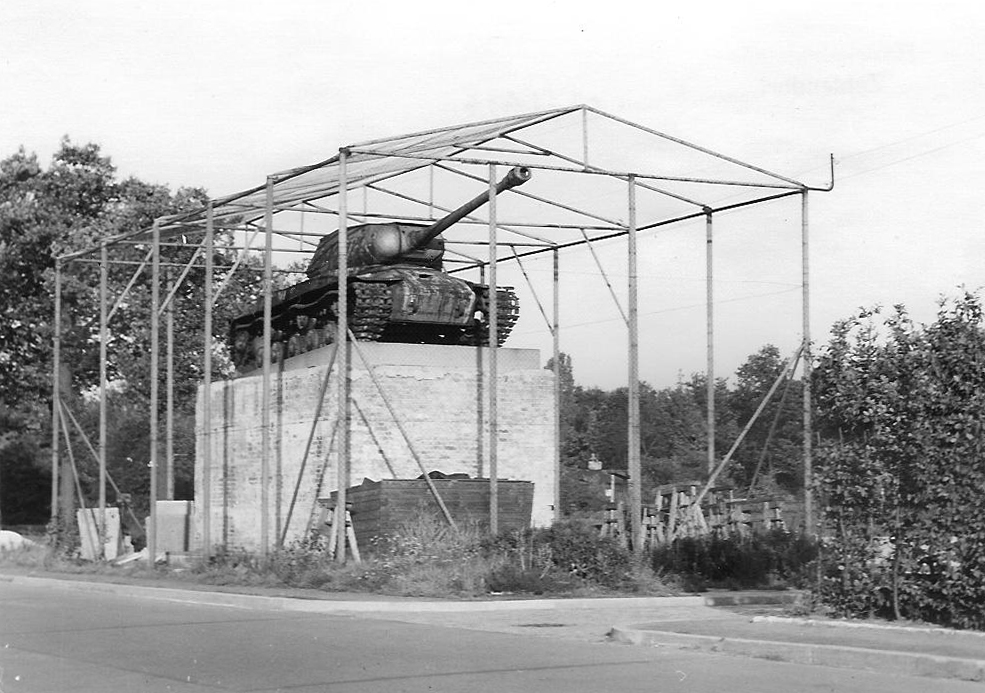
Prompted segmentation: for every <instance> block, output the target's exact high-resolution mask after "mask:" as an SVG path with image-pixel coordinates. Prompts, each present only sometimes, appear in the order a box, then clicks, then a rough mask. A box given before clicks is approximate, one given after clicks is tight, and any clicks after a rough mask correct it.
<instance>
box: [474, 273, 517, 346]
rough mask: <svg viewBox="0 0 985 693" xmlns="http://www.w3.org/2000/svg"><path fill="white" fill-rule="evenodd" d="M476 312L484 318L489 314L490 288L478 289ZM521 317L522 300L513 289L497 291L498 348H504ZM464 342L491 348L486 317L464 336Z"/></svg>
mask: <svg viewBox="0 0 985 693" xmlns="http://www.w3.org/2000/svg"><path fill="white" fill-rule="evenodd" d="M475 293H476V302H475V310H476V312H481V313H482V315H483V316H487V315H488V314H489V287H487V286H477V287H476V292H475ZM519 317H520V299H519V297H517V295H516V292H514V291H513V289H512V287H508V286H504V287H500V288H498V289H496V337H497V340H496V342H497V344H496V346H503V343H504V342H506V340H507V338H508V337H509V336H510V332H512V331H513V326H514V325H516V321H517V320H518V319H519ZM463 342H464V343H465V344H467V345H468V346H489V321H488V320H487V319H486V318H485V317H484V318H483V319H482V320H481V321H480V320H476V322H475V325H473V326H472V327H471V328H470V329H469V330H468V331H467V332H466V333H465V335H464V336H463Z"/></svg>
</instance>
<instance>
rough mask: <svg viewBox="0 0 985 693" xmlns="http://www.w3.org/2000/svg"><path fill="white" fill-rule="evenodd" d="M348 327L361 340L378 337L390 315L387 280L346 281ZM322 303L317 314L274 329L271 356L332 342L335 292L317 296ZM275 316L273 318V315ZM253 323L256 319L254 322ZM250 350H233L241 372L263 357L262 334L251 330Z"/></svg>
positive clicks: (276, 357)
mask: <svg viewBox="0 0 985 693" xmlns="http://www.w3.org/2000/svg"><path fill="white" fill-rule="evenodd" d="M349 289H350V291H349V310H348V313H349V329H350V330H351V331H352V334H353V335H355V337H356V339H357V340H359V341H361V342H375V341H378V340H379V338H380V336H381V335H382V334H383V330H384V328H385V327H386V325H387V321H388V320H389V318H390V310H391V298H390V290H389V288H388V287H387V285H386V284H379V283H363V282H351V283H350V284H349ZM319 302H320V303H322V304H323V305H324V306H325V307H324V308H322V310H321V311H320V313H321V314H320V315H319V316H317V317H308V318H307V319H306V320H304V321H303V322H305V323H306V324H305V325H304V326H303V327H301V326H299V325H298V326H296V327H295V328H294V329H293V330H291V331H290V332H287V331H286V330H283V329H274V332H273V343H272V344H271V349H270V360H271V362H272V363H277V362H278V361H281V360H282V359H284V358H290V357H292V356H297V355H298V354H303V353H305V352H306V351H312V350H314V349H318V348H319V347H323V346H325V345H327V344H332V343H334V342H335V341H336V333H337V327H336V325H337V323H336V320H335V311H336V310H337V308H338V293H337V292H335V291H330V292H327V293H326V294H325V295H324V296H323V297H322V298H321V299H320V300H319ZM275 319H276V318H275ZM254 324H256V323H254ZM295 324H296V325H297V323H295ZM251 336H252V349H251V350H250V352H249V353H245V354H244V353H242V351H241V350H240V351H238V352H234V365H235V366H236V368H237V370H239V371H240V372H246V371H250V370H253V369H255V368H259V367H260V364H261V361H262V359H263V334H262V333H258V334H252V335H251Z"/></svg>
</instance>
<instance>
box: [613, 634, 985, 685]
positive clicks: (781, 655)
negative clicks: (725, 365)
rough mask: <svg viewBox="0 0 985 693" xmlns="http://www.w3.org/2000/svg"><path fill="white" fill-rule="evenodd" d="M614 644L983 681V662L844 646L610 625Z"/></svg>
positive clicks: (984, 667) (984, 663)
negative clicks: (675, 648)
mask: <svg viewBox="0 0 985 693" xmlns="http://www.w3.org/2000/svg"><path fill="white" fill-rule="evenodd" d="M609 637H610V638H611V639H612V640H615V641H616V642H622V643H628V644H631V645H648V646H655V647H677V648H681V649H697V650H704V651H707V652H722V653H725V654H730V655H740V656H745V657H754V658H757V659H769V660H774V661H783V662H792V663H795V664H815V665H821V666H829V667H840V668H846V669H867V670H870V671H878V672H881V673H888V674H903V675H909V676H926V677H932V678H942V679H961V680H964V681H985V660H982V659H964V658H959V657H943V656H940V655H928V654H920V653H914V652H899V651H895V650H873V649H868V648H862V647H849V646H845V645H818V644H811V643H788V642H775V641H770V640H749V639H745V638H729V637H719V636H715V635H691V634H685V633H673V632H668V631H657V630H638V629H634V628H632V627H628V626H616V627H615V628H613V629H612V631H611V632H610V633H609Z"/></svg>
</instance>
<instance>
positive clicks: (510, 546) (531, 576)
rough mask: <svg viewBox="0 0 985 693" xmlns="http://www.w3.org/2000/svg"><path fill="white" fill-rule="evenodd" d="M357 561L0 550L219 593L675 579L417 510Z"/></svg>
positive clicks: (11, 556)
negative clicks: (179, 559)
mask: <svg viewBox="0 0 985 693" xmlns="http://www.w3.org/2000/svg"><path fill="white" fill-rule="evenodd" d="M363 552H364V560H363V562H362V563H358V564H357V563H354V562H351V561H349V562H347V563H345V564H340V563H337V562H335V561H334V560H333V558H332V556H331V555H330V553H329V551H328V547H327V546H326V541H325V538H324V537H322V536H320V535H312V536H310V537H307V538H305V539H304V540H303V541H298V542H295V543H293V544H291V545H289V546H287V547H285V548H284V549H282V550H280V551H277V552H275V553H273V554H271V555H270V556H269V557H268V558H267V559H261V558H259V557H258V556H256V555H253V554H250V553H248V552H245V551H227V552H224V553H221V554H218V555H216V556H213V557H212V558H211V559H209V560H201V561H199V562H198V563H196V564H193V565H191V566H189V567H183V568H178V567H169V566H157V567H156V568H155V569H154V570H153V571H151V570H148V568H147V566H146V564H143V563H139V564H138V563H131V564H128V565H125V566H115V565H112V564H110V563H103V562H90V561H82V560H80V559H78V558H77V557H75V556H74V555H73V554H72V552H71V551H64V550H58V549H56V548H55V547H53V546H52V545H51V544H49V543H39V544H38V545H36V546H32V547H23V548H19V549H15V550H11V551H4V552H0V570H3V569H8V570H10V569H16V570H17V571H18V572H21V571H28V572H31V573H39V572H43V573H46V574H54V575H57V574H72V575H82V574H89V575H98V576H101V578H103V579H118V578H119V579H140V580H142V581H143V580H147V579H158V580H170V581H180V582H183V583H193V584H198V585H214V586H221V587H223V588H244V589H270V588H297V589H307V590H320V591H326V592H361V593H371V594H385V595H394V596H414V597H433V598H449V597H452V598H466V599H469V598H481V597H487V596H489V595H519V596H523V595H542V596H602V595H625V594H634V595H670V594H676V593H677V592H678V591H679V590H678V589H677V588H676V586H675V584H676V583H675V581H674V580H672V579H668V578H666V577H661V576H658V575H657V574H655V573H654V572H653V571H652V570H651V569H650V568H648V567H647V566H646V565H643V564H641V563H640V562H638V561H634V560H633V558H632V556H631V555H630V554H629V552H628V551H626V549H624V548H622V547H621V546H619V545H618V543H617V542H614V541H610V540H605V539H601V538H599V537H598V535H597V531H596V530H595V528H594V527H593V526H591V525H590V524H588V523H581V522H577V521H572V522H566V523H559V524H557V525H555V526H554V527H551V528H548V529H533V530H525V531H513V532H506V533H502V534H500V535H498V536H495V537H490V536H487V535H485V534H484V533H483V532H482V531H480V530H479V529H478V528H477V527H475V526H466V527H462V528H460V529H458V530H452V529H451V528H450V527H448V526H447V525H446V524H445V523H443V522H442V521H441V520H440V519H438V518H435V517H433V516H431V515H427V514H419V515H418V516H416V517H414V518H413V519H412V520H410V521H408V522H407V523H405V524H403V525H401V526H400V527H398V528H397V530H396V531H395V532H393V533H392V534H390V535H387V536H383V537H379V538H377V539H376V540H375V541H374V542H373V543H372V545H371V546H368V547H363Z"/></svg>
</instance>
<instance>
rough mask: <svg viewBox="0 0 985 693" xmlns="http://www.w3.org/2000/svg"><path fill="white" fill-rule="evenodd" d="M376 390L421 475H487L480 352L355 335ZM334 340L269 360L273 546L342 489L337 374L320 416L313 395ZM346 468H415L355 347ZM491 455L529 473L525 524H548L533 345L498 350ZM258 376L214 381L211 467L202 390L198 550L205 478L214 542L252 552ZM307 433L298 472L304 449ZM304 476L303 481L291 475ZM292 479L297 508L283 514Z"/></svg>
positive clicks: (357, 473) (542, 400)
mask: <svg viewBox="0 0 985 693" xmlns="http://www.w3.org/2000/svg"><path fill="white" fill-rule="evenodd" d="M359 348H360V350H361V351H362V352H363V354H364V355H365V357H366V360H367V361H368V362H369V363H370V364H371V365H372V372H373V373H374V374H375V375H376V378H377V380H378V381H379V383H380V386H381V388H382V390H383V392H384V394H385V395H386V398H387V399H388V400H389V402H390V404H391V406H392V407H393V408H394V410H395V412H396V415H397V417H398V418H399V419H400V421H401V424H402V425H403V428H404V430H405V431H406V432H407V434H408V437H409V438H410V444H411V445H412V446H413V449H414V450H415V451H416V452H417V454H418V456H419V457H420V458H421V460H422V461H423V464H424V466H425V468H426V469H427V470H428V471H432V470H438V471H441V472H444V473H446V474H451V473H457V472H465V473H467V474H469V475H471V476H473V477H481V476H487V475H488V471H489V469H488V464H489V460H488V458H489V450H488V448H489V445H488V424H487V422H488V393H485V392H484V391H483V383H484V381H485V376H484V373H485V372H486V369H487V364H486V360H485V356H486V354H485V352H486V350H483V349H476V348H470V347H452V346H434V345H418V344H375V343H360V344H359ZM333 349H334V347H325V348H323V349H319V350H317V351H313V352H309V353H306V354H303V355H301V356H298V357H295V358H292V359H288V360H287V361H286V362H284V363H283V364H277V365H276V367H275V371H274V374H273V376H272V378H271V398H270V413H271V416H270V420H271V432H270V433H271V435H270V441H271V451H270V478H269V479H268V482H267V489H268V494H269V508H268V513H269V515H268V526H269V541H270V545H271V546H273V545H274V543H275V542H276V541H277V538H278V537H280V536H281V534H282V533H283V531H284V527H285V526H286V527H287V543H290V542H291V541H292V540H293V539H296V538H299V537H301V536H303V535H304V533H305V531H306V529H307V528H308V527H309V526H310V524H311V523H312V522H313V518H314V519H317V515H318V509H317V507H316V499H317V498H318V497H319V496H322V497H325V496H328V495H329V494H330V493H331V492H332V491H334V490H336V488H337V486H338V479H337V474H336V471H337V468H338V467H337V448H338V438H339V432H338V425H337V423H336V421H337V418H338V417H337V415H338V390H337V373H335V372H333V373H332V375H331V377H330V380H329V387H328V391H327V394H326V395H325V401H324V405H323V408H322V413H321V416H320V417H319V420H318V421H317V423H315V422H314V415H315V410H316V406H317V399H318V393H319V391H320V389H321V385H322V381H323V380H324V378H325V373H326V370H327V365H328V362H329V359H330V357H331V351H332V350H333ZM351 360H352V372H351V383H352V385H351V392H352V407H351V421H352V424H351V458H352V459H351V475H350V483H351V484H359V483H360V482H361V481H362V480H363V479H364V478H368V479H373V480H380V479H392V478H400V479H412V478H416V477H417V476H419V475H420V474H421V469H420V467H419V466H418V464H417V462H415V460H414V457H413V455H412V454H411V452H410V446H408V444H407V442H406V441H405V440H404V438H403V436H402V435H401V434H400V431H399V429H398V427H397V425H396V424H395V423H394V418H393V416H391V414H390V412H389V410H388V408H387V406H386V404H385V403H384V399H383V397H382V396H381V395H380V392H379V390H378V389H377V387H376V385H374V383H373V379H372V378H371V376H370V373H369V371H368V370H367V367H366V364H364V363H362V361H361V360H360V358H359V357H358V356H357V355H356V354H355V353H353V354H352V359H351ZM497 372H498V387H497V397H498V404H497V412H498V430H497V463H498V469H499V473H498V476H499V477H500V478H503V479H514V480H523V481H532V482H533V483H534V498H533V510H532V522H533V524H535V525H545V524H549V523H550V521H551V519H552V517H553V505H554V503H555V500H556V499H555V498H554V382H553V374H552V373H551V372H550V371H547V370H544V369H543V368H541V367H540V363H539V352H537V351H535V350H529V349H499V350H498V351H497ZM261 394H262V382H261V376H260V374H259V371H255V372H253V373H250V374H247V375H244V376H240V377H238V378H235V379H232V380H228V381H223V382H216V383H213V384H212V386H211V388H210V390H209V396H210V397H211V402H212V415H211V416H212V425H211V436H210V437H211V443H210V446H211V451H212V455H211V457H212V460H211V469H210V473H209V475H208V479H205V477H204V474H203V450H204V445H205V438H206V436H205V432H204V428H203V414H202V407H203V396H204V386H203V387H201V388H200V389H199V395H198V407H197V412H198V414H197V425H196V438H197V441H196V464H195V498H196V503H195V507H194V511H193V525H194V544H195V546H197V547H202V541H203V537H202V524H203V522H202V520H203V513H204V512H205V508H204V504H203V498H204V484H205V483H206V482H207V483H208V484H209V488H210V490H211V494H210V495H211V499H210V509H209V516H210V518H211V522H210V525H211V527H210V535H211V543H212V545H213V547H222V546H224V547H226V548H243V549H247V550H256V549H258V548H259V546H260V527H261V522H260V518H261V479H260V476H261V441H262V430H261V429H262V426H261V422H262V407H261V405H262V401H261V400H262V396H261ZM313 424H314V431H315V435H314V438H313V440H312V444H311V450H310V453H309V455H308V460H307V463H306V464H305V466H304V469H303V470H302V468H301V463H302V458H303V456H304V449H305V445H306V443H307V440H308V437H309V434H310V432H311V430H312V425H313ZM299 478H300V484H299V485H298V480H299ZM296 486H298V492H297V497H296V500H295V502H294V508H293V511H291V510H290V506H291V502H292V497H294V492H295V487H296Z"/></svg>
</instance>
